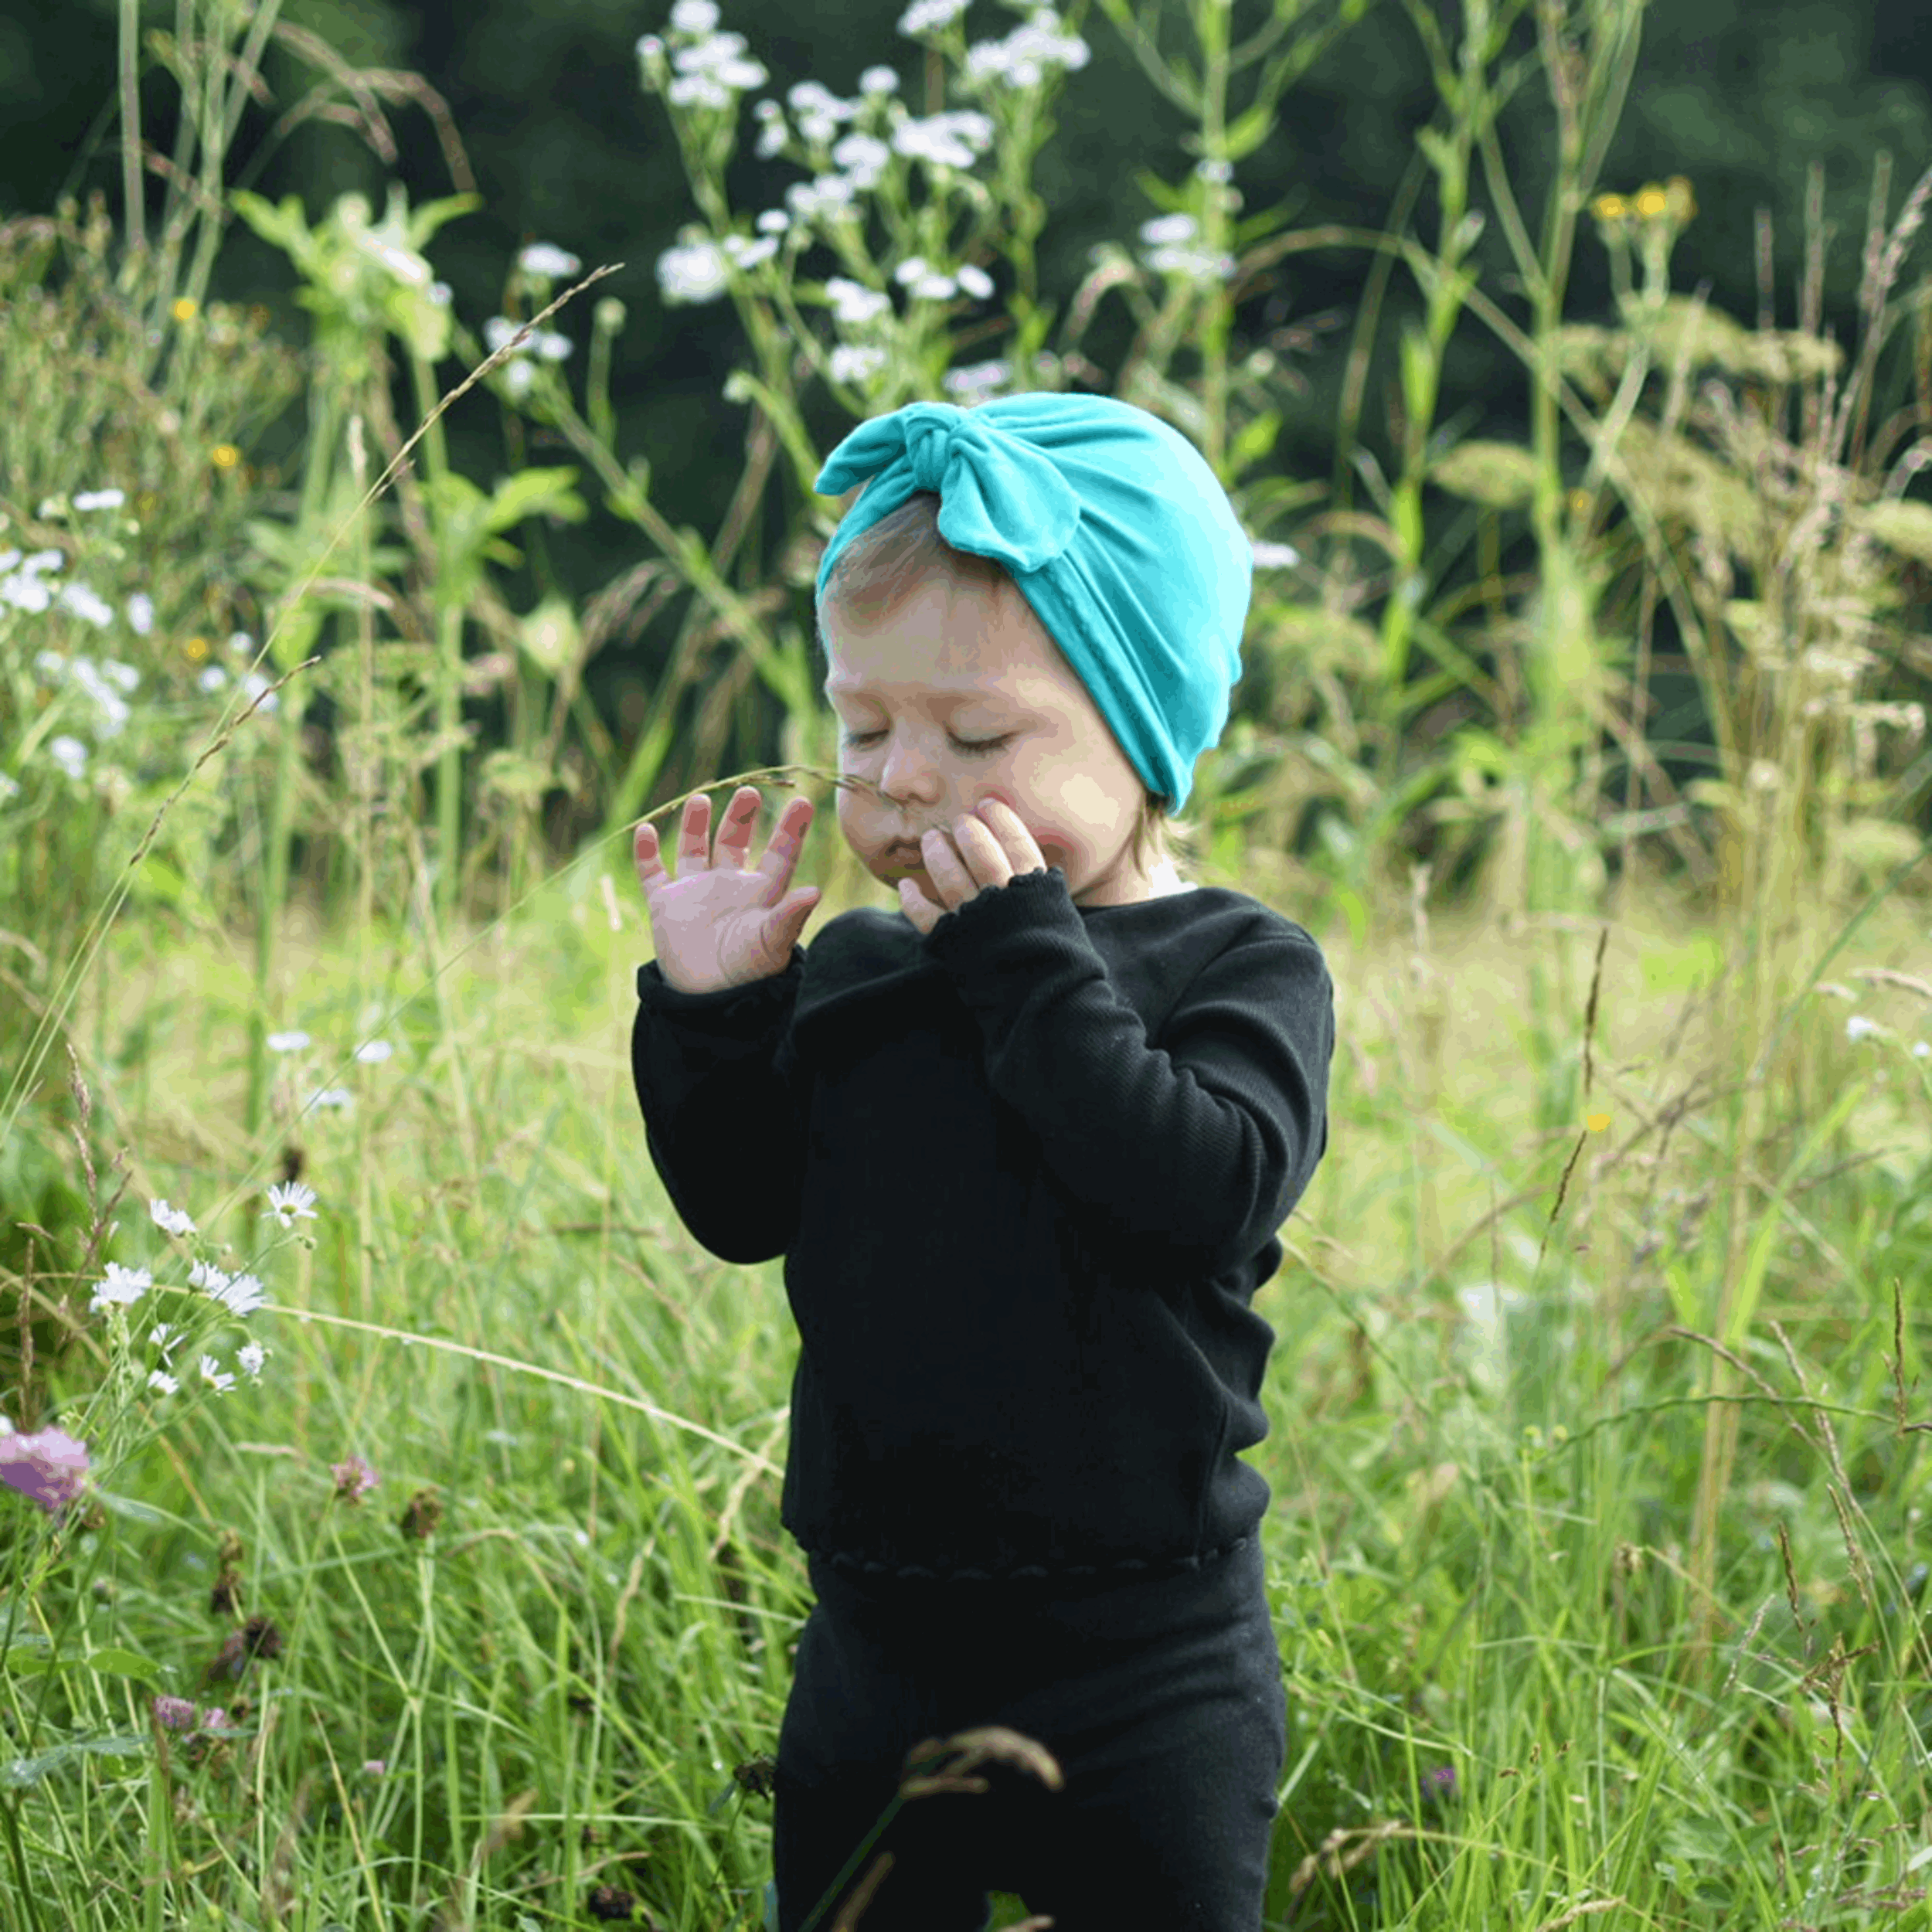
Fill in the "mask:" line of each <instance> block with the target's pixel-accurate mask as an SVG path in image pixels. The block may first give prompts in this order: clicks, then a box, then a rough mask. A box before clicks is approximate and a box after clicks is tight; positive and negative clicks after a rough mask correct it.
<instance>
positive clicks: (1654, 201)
mask: <svg viewBox="0 0 1932 1932" xmlns="http://www.w3.org/2000/svg"><path fill="white" fill-rule="evenodd" d="M1668 213H1670V197H1669V196H1668V195H1666V194H1665V192H1664V191H1663V189H1661V188H1659V187H1658V185H1657V184H1656V183H1655V182H1647V183H1645V185H1644V186H1643V187H1641V188H1640V189H1638V191H1637V219H1638V220H1639V221H1657V220H1659V219H1662V217H1663V216H1665V215H1667V214H1668Z"/></svg>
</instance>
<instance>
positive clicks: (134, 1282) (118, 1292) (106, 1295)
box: [87, 1261, 155, 1315]
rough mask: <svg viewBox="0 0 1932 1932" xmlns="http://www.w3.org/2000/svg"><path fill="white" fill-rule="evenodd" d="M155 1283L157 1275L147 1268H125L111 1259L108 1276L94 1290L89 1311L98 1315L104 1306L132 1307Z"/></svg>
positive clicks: (88, 1305) (108, 1265)
mask: <svg viewBox="0 0 1932 1932" xmlns="http://www.w3.org/2000/svg"><path fill="white" fill-rule="evenodd" d="M154 1285H155V1277H153V1276H152V1275H151V1274H149V1273H148V1270H146V1269H145V1268H124V1267H122V1266H121V1264H120V1263H119V1262H118V1261H110V1262H109V1263H108V1264H107V1279H106V1280H105V1281H103V1282H102V1283H101V1284H100V1286H99V1287H97V1288H96V1289H95V1290H94V1299H93V1300H92V1301H90V1302H89V1303H88V1304H87V1312H88V1313H89V1314H90V1315H98V1314H99V1313H100V1311H101V1310H102V1309H103V1308H128V1307H131V1306H132V1305H133V1304H134V1303H135V1302H137V1301H139V1300H140V1299H141V1297H142V1296H143V1295H144V1294H146V1293H147V1292H148V1290H149V1289H150V1288H151V1287H153V1286H154Z"/></svg>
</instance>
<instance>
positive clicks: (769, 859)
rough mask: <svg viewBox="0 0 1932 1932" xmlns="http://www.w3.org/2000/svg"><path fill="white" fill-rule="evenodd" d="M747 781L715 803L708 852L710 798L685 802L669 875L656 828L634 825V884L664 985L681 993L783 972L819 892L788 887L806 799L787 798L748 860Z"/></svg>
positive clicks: (753, 795) (753, 818)
mask: <svg viewBox="0 0 1932 1932" xmlns="http://www.w3.org/2000/svg"><path fill="white" fill-rule="evenodd" d="M758 805H759V796H758V789H757V787H756V786H755V785H740V787H738V789H737V790H736V791H734V792H733V794H731V798H730V802H729V803H728V804H726V807H725V809H724V823H723V825H721V826H720V827H719V830H718V840H717V850H716V854H715V855H714V854H713V852H712V849H711V841H710V838H709V831H710V824H711V801H710V800H709V798H706V796H705V795H704V794H702V792H700V793H699V794H698V795H697V796H696V798H690V799H688V800H687V801H685V808H684V819H683V824H682V828H681V829H680V831H679V835H678V876H677V877H675V879H674V878H673V877H672V876H671V874H670V873H669V872H667V871H666V870H665V866H664V862H663V861H662V859H660V858H659V856H658V833H657V828H656V827H655V825H650V824H648V823H646V824H644V825H639V826H638V830H637V837H636V841H635V852H636V857H637V865H638V884H639V885H640V886H642V887H643V888H644V902H645V907H646V908H647V910H648V911H649V913H650V915H651V940H652V941H653V943H654V944H655V947H656V949H657V955H658V967H659V968H660V970H661V971H662V972H663V974H664V977H665V982H666V983H667V984H668V985H671V986H673V987H675V988H676V989H677V990H678V991H679V992H681V993H713V992H722V991H723V989H724V988H726V987H727V986H742V985H744V984H745V983H746V982H747V981H750V980H754V979H769V978H771V977H772V975H774V974H777V973H782V972H783V971H784V970H785V968H786V967H787V965H788V964H790V963H791V950H792V948H793V947H794V946H795V945H796V944H798V935H799V934H801V932H803V931H804V928H805V921H806V920H808V919H809V918H810V917H811V911H812V908H813V907H814V906H816V905H817V904H818V900H819V897H820V894H819V891H818V887H817V886H803V887H801V889H799V890H798V891H797V892H795V893H791V894H789V895H787V893H786V890H785V888H786V887H787V886H789V885H790V884H791V875H792V871H793V869H794V867H795V866H797V864H798V855H799V853H800V852H801V850H802V849H804V842H805V833H806V832H807V830H808V828H810V826H811V818H812V804H811V800H810V799H808V798H794V799H792V800H791V801H789V802H788V803H787V804H786V806H785V808H784V811H781V813H780V814H779V815H778V822H777V825H776V826H775V827H774V828H773V830H772V834H771V840H770V843H769V844H768V845H767V846H766V847H765V855H764V857H763V858H762V859H760V860H759V861H758V862H757V865H756V866H753V865H751V863H750V857H751V835H752V830H753V827H754V826H755V825H756V824H757V819H758Z"/></svg>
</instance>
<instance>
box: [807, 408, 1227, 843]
mask: <svg viewBox="0 0 1932 1932" xmlns="http://www.w3.org/2000/svg"><path fill="white" fill-rule="evenodd" d="M861 482H863V483H865V484H866V489H865V491H864V492H863V493H862V495H860V497H859V500H858V502H856V503H855V504H853V505H852V507H851V508H850V509H849V510H848V511H847V512H846V513H845V518H844V519H843V520H842V522H840V524H839V526H838V529H837V530H836V531H835V532H834V533H833V536H832V541H831V542H830V543H828V545H827V546H825V556H824V558H823V560H821V563H819V566H818V597H819V600H820V602H821V604H822V603H823V602H824V600H825V587H826V585H827V584H828V583H829V582H830V581H831V579H832V571H833V569H834V567H835V566H836V564H837V563H838V559H839V557H840V556H841V555H842V553H844V551H845V549H846V547H847V546H849V544H850V543H852V539H854V538H855V537H857V536H861V535H862V534H863V532H866V530H869V529H871V527H872V526H873V525H874V524H875V523H876V522H879V520H880V519H882V518H883V517H887V516H889V515H891V514H892V512H893V511H894V510H896V509H898V508H899V507H900V505H901V504H903V503H904V502H906V501H907V499H908V498H910V497H911V496H913V495H914V494H915V492H918V491H920V490H932V491H936V492H937V493H938V495H939V498H940V507H939V513H938V524H939V533H940V536H943V537H944V539H946V541H947V543H950V544H951V546H953V548H954V549H956V550H970V551H972V552H974V553H975V554H977V555H978V556H986V557H992V558H993V559H994V560H995V561H996V562H998V563H1001V564H1002V565H1004V566H1005V569H1006V570H1007V571H1008V572H1009V573H1010V574H1011V576H1012V580H1013V582H1014V583H1015V585H1017V586H1018V587H1019V590H1020V593H1021V594H1022V596H1023V597H1025V598H1026V600H1027V602H1028V603H1029V604H1031V605H1032V608H1033V611H1034V613H1035V614H1036V616H1037V617H1039V621H1040V622H1041V623H1042V624H1044V625H1045V626H1046V631H1047V633H1048V634H1049V636H1050V637H1051V638H1053V641H1054V642H1055V643H1056V645H1059V647H1060V650H1061V651H1063V653H1064V654H1065V655H1066V661H1067V662H1068V663H1069V664H1070V665H1072V666H1073V672H1074V675H1076V676H1077V677H1078V678H1079V679H1080V682H1081V683H1082V684H1083V685H1085V686H1086V687H1087V692H1088V694H1089V695H1090V696H1091V697H1092V699H1093V700H1094V706H1095V707H1096V709H1097V710H1098V711H1099V712H1100V715H1101V716H1102V717H1104V719H1106V720H1107V725H1108V726H1109V727H1110V729H1111V730H1112V732H1113V733H1114V737H1115V739H1116V740H1117V741H1118V743H1119V744H1120V747H1121V750H1123V751H1124V753H1126V754H1127V757H1128V760H1129V761H1130V762H1131V764H1133V766H1134V769H1135V770H1137V771H1138V772H1139V774H1141V778H1142V779H1143V780H1144V781H1145V783H1146V784H1147V786H1148V789H1149V790H1150V791H1153V792H1155V793H1156V794H1158V795H1159V796H1160V797H1162V798H1165V800H1166V801H1168V809H1169V810H1170V811H1179V808H1180V807H1181V806H1182V804H1184V803H1185V801H1186V798H1187V795H1188V794H1189V791H1191V790H1192V787H1193V784H1194V761H1195V760H1196V759H1197V758H1198V757H1199V756H1200V755H1201V753H1202V752H1203V751H1205V750H1206V749H1207V748H1208V747H1209V746H1210V745H1212V744H1214V743H1216V742H1217V741H1218V740H1219V738H1220V736H1221V732H1222V730H1223V726H1226V723H1227V719H1228V696H1229V693H1230V691H1232V689H1233V687H1234V685H1236V682H1239V680H1240V675H1241V632H1242V628H1243V625H1244V624H1246V623H1247V614H1248V600H1249V597H1250V594H1251V593H1252V591H1253V581H1254V552H1253V546H1252V544H1251V543H1250V541H1249V539H1248V537H1247V533H1246V532H1244V531H1243V529H1242V528H1241V525H1240V520H1239V519H1237V518H1236V515H1235V514H1234V507H1233V505H1232V504H1231V503H1230V502H1229V501H1228V498H1227V492H1226V491H1224V490H1223V488H1221V485H1220V483H1219V480H1218V479H1217V478H1216V476H1215V474H1214V472H1213V471H1212V470H1211V469H1209V467H1208V465H1207V461H1206V458H1205V457H1202V454H1201V453H1200V451H1198V450H1197V449H1196V448H1195V447H1194V445H1193V444H1192V443H1190V442H1189V440H1187V438H1186V437H1184V436H1183V435H1182V434H1181V433H1180V432H1179V430H1175V429H1174V428H1172V427H1170V426H1169V425H1168V423H1164V422H1162V420H1161V419H1160V418H1159V417H1157V416H1155V415H1152V414H1151V413H1149V412H1148V411H1147V410H1144V409H1140V408H1138V407H1137V406H1135V405H1134V404H1133V403H1123V402H1121V401H1119V400H1117V399H1116V398H1114V397H1113V396H1063V395H1056V394H1051V393H1036V394H1030V395H1025V396H1001V397H999V398H998V399H997V400H995V401H992V402H989V403H979V404H978V405H976V406H974V407H973V408H971V409H961V408H960V407H958V406H956V405H955V404H953V403H907V404H906V406H904V407H903V409H897V410H893V412H892V413H890V414H889V415H887V416H879V417H874V418H873V419H872V420H871V421H870V422H868V423H861V424H860V425H859V427H858V428H857V429H855V430H853V431H852V434H850V435H849V436H848V437H846V438H845V440H844V441H843V442H842V443H841V444H839V445H838V447H837V448H836V449H835V450H834V451H832V454H831V456H830V457H828V459H827V461H826V463H825V468H823V469H821V471H819V472H818V480H817V481H816V483H815V485H814V488H816V489H817V490H818V492H819V494H820V495H825V496H839V495H843V494H844V493H845V492H846V491H848V490H849V489H852V488H853V487H854V486H855V485H858V484H859V483H861Z"/></svg>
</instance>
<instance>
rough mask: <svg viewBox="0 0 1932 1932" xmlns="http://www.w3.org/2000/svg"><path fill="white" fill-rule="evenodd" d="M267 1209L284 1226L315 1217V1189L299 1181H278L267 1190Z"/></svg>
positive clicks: (290, 1225)
mask: <svg viewBox="0 0 1932 1932" xmlns="http://www.w3.org/2000/svg"><path fill="white" fill-rule="evenodd" d="M268 1211H269V1213H270V1214H272V1215H274V1217H275V1218H276V1219H277V1220H278V1221H279V1222H281V1224H282V1226H284V1227H285V1228H292V1227H293V1226H294V1225H295V1223H296V1221H297V1220H298V1219H301V1220H304V1221H312V1220H314V1219H315V1189H313V1188H312V1187H304V1185H302V1183H301V1182H300V1181H283V1182H277V1184H276V1185H274V1187H271V1188H270V1189H269V1190H268Z"/></svg>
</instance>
